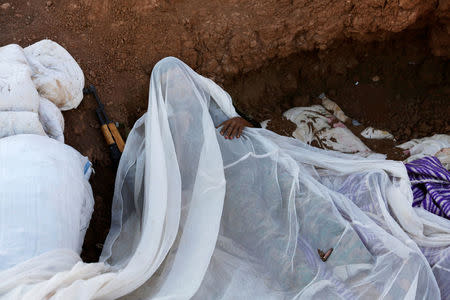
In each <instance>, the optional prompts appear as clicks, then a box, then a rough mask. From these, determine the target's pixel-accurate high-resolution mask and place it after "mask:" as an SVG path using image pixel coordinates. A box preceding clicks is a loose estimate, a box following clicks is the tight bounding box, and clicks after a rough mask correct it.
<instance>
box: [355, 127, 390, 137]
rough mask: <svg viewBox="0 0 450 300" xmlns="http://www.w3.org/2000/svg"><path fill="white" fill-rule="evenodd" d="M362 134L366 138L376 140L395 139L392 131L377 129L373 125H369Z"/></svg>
mask: <svg viewBox="0 0 450 300" xmlns="http://www.w3.org/2000/svg"><path fill="white" fill-rule="evenodd" d="M361 135H362V136H363V137H365V138H366V139H374V140H384V139H387V140H393V139H394V136H393V135H392V133H389V132H387V131H385V130H380V129H375V128H373V127H367V128H366V129H364V130H363V131H362V132H361Z"/></svg>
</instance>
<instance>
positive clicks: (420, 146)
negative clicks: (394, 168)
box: [397, 134, 450, 170]
mask: <svg viewBox="0 0 450 300" xmlns="http://www.w3.org/2000/svg"><path fill="white" fill-rule="evenodd" d="M397 147H399V148H401V149H403V150H407V151H408V153H409V154H410V156H409V157H408V158H407V159H406V160H405V162H410V161H413V160H416V159H419V158H422V157H424V156H429V155H431V156H435V155H438V158H439V160H440V161H441V162H442V164H443V165H444V167H445V168H446V169H447V170H448V169H449V168H450V157H449V151H448V150H445V149H446V148H450V135H448V134H435V135H433V136H431V137H424V138H421V139H413V140H411V141H409V142H406V143H403V144H401V145H399V146H397Z"/></svg>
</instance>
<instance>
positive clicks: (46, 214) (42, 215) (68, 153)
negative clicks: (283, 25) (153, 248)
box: [0, 135, 94, 275]
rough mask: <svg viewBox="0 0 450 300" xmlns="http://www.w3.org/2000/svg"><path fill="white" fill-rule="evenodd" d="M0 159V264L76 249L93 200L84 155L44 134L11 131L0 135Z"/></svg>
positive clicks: (89, 214) (88, 218)
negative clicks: (3, 135) (46, 253)
mask: <svg viewBox="0 0 450 300" xmlns="http://www.w3.org/2000/svg"><path fill="white" fill-rule="evenodd" d="M0 161H1V163H0V174H3V175H2V176H0V216H1V217H0V270H3V269H6V268H9V267H12V266H14V265H16V264H17V263H21V262H24V261H25V260H27V259H31V258H32V257H35V256H37V255H40V254H43V253H45V252H47V251H51V250H55V249H66V250H70V251H74V252H76V253H78V254H79V253H80V252H81V246H82V244H83V239H84V235H85V232H86V229H87V227H88V225H89V220H90V217H91V213H92V211H93V204H94V200H93V196H92V190H91V186H90V184H89V182H88V179H89V175H90V171H91V165H90V162H89V161H88V159H87V158H86V157H83V156H82V155H81V154H80V153H78V152H77V151H76V150H75V149H73V148H72V147H70V146H67V145H65V144H63V143H59V142H57V141H55V140H53V139H50V138H48V137H42V136H37V135H16V136H12V137H7V138H3V139H0ZM28 272H31V269H29V270H28ZM41 275H44V274H41Z"/></svg>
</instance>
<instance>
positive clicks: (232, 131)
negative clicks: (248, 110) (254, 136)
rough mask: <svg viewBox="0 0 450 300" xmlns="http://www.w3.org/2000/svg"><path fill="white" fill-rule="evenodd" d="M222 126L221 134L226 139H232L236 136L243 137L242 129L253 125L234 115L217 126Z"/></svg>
mask: <svg viewBox="0 0 450 300" xmlns="http://www.w3.org/2000/svg"><path fill="white" fill-rule="evenodd" d="M220 126H222V130H221V131H220V134H221V135H223V136H224V137H225V138H226V139H230V140H232V139H233V138H234V137H236V138H239V137H241V134H242V131H243V130H244V128H245V127H253V125H252V124H251V123H250V122H248V121H247V120H245V119H243V118H241V117H234V118H231V119H229V120H226V121H225V122H223V123H222V124H220V125H219V126H217V127H216V128H219V127H220Z"/></svg>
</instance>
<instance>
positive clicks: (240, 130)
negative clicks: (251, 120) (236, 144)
mask: <svg viewBox="0 0 450 300" xmlns="http://www.w3.org/2000/svg"><path fill="white" fill-rule="evenodd" d="M243 130H244V126H240V127H239V131H238V134H237V138H240V137H241V134H242V131H243Z"/></svg>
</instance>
